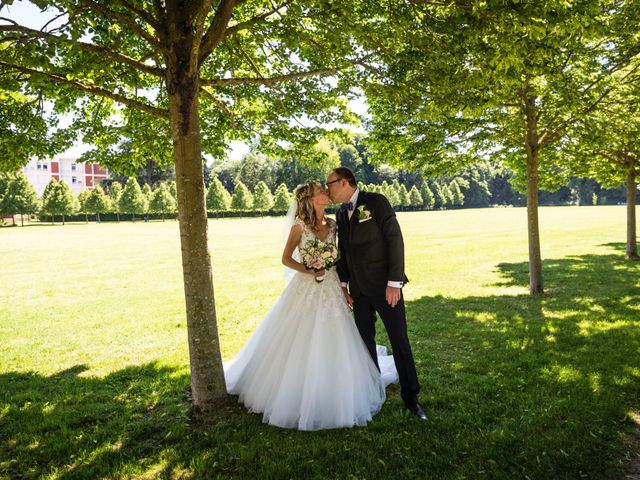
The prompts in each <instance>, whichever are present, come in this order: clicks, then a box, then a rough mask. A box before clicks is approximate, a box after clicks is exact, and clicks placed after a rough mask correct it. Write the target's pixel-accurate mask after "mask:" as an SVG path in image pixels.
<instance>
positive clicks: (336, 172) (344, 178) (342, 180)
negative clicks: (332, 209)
mask: <svg viewBox="0 0 640 480" xmlns="http://www.w3.org/2000/svg"><path fill="white" fill-rule="evenodd" d="M325 185H326V186H327V193H328V194H329V198H331V200H333V201H334V202H336V203H345V202H348V201H349V199H350V198H351V196H352V195H353V192H355V190H356V188H357V185H358V184H357V183H356V177H355V175H354V174H353V172H352V171H351V170H349V169H348V168H347V167H338V168H334V169H333V170H332V171H331V173H330V174H329V176H328V177H327V181H326V182H325Z"/></svg>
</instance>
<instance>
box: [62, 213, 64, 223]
mask: <svg viewBox="0 0 640 480" xmlns="http://www.w3.org/2000/svg"><path fill="white" fill-rule="evenodd" d="M62 224H63V225H64V214H63V215H62Z"/></svg>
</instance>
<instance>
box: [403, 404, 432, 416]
mask: <svg viewBox="0 0 640 480" xmlns="http://www.w3.org/2000/svg"><path fill="white" fill-rule="evenodd" d="M405 405H406V406H407V409H408V410H409V411H410V412H411V413H413V414H414V415H415V416H416V417H418V418H419V419H420V420H427V415H426V414H425V413H424V410H422V407H421V406H420V404H419V403H418V401H417V400H414V401H413V402H405Z"/></svg>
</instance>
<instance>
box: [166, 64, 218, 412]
mask: <svg viewBox="0 0 640 480" xmlns="http://www.w3.org/2000/svg"><path fill="white" fill-rule="evenodd" d="M167 88H168V91H169V112H170V121H171V132H172V137H173V146H174V149H173V150H174V153H173V154H174V162H175V169H176V186H177V192H178V221H179V227H180V242H181V251H182V270H183V278H184V291H185V300H186V310H187V312H186V313H187V332H188V341H189V356H190V365H191V392H192V397H193V398H192V399H193V403H194V405H195V406H196V407H198V408H199V409H201V410H211V409H213V408H215V406H216V404H217V403H218V402H219V401H220V400H222V399H225V398H226V395H227V389H226V384H225V380H224V371H223V368H222V357H221V354H220V344H219V339H218V329H217V325H216V310H215V302H214V292H213V276H212V270H211V257H210V255H209V248H208V236H207V228H208V225H207V210H206V206H205V186H204V177H203V174H202V149H201V143H200V125H199V112H198V89H199V80H198V76H197V74H192V75H191V76H189V75H188V74H187V73H186V72H185V73H183V72H180V71H178V73H175V74H173V75H172V74H171V73H170V74H169V79H168V81H167Z"/></svg>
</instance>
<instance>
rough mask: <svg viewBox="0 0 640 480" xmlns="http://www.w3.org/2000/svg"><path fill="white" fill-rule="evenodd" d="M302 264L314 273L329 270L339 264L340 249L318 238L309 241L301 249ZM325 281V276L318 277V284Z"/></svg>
mask: <svg viewBox="0 0 640 480" xmlns="http://www.w3.org/2000/svg"><path fill="white" fill-rule="evenodd" d="M300 256H301V257H302V264H303V265H304V266H305V267H306V268H308V269H310V270H313V271H314V272H319V271H320V270H327V269H329V268H331V267H333V266H334V265H335V264H336V263H338V248H337V247H336V246H335V245H334V244H333V243H325V242H322V241H320V240H318V239H317V238H316V239H315V240H309V241H307V243H306V244H305V245H304V247H303V248H301V249H300ZM323 280H324V275H322V276H321V277H316V282H318V283H320V282H322V281H323Z"/></svg>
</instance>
